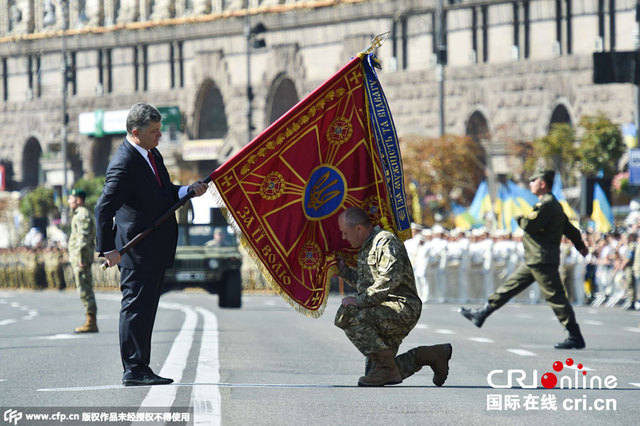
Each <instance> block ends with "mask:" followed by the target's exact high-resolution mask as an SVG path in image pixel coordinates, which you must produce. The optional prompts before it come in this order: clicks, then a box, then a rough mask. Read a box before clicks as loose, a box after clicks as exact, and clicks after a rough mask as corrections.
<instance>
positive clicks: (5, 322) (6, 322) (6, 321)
mask: <svg viewBox="0 0 640 426" xmlns="http://www.w3.org/2000/svg"><path fill="white" fill-rule="evenodd" d="M14 322H17V320H15V319H13V318H9V319H6V320H2V321H0V325H9V324H13V323H14Z"/></svg>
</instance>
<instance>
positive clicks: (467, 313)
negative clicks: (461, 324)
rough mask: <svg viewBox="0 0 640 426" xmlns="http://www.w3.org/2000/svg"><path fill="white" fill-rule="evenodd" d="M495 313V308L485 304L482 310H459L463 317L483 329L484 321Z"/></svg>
mask: <svg viewBox="0 0 640 426" xmlns="http://www.w3.org/2000/svg"><path fill="white" fill-rule="evenodd" d="M493 311H495V308H492V307H491V306H489V304H488V303H485V304H484V306H483V307H482V308H480V309H474V310H471V309H467V308H462V307H461V308H460V309H458V312H460V313H461V314H462V316H463V317H465V318H466V319H468V320H469V321H471V322H472V323H474V324H475V325H476V327H478V328H480V327H482V324H484V320H486V319H487V317H488V316H489V315H491V313H492V312H493Z"/></svg>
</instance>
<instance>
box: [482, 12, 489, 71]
mask: <svg viewBox="0 0 640 426" xmlns="http://www.w3.org/2000/svg"><path fill="white" fill-rule="evenodd" d="M480 10H481V13H482V62H489V8H488V7H487V6H482V7H481V8H480Z"/></svg>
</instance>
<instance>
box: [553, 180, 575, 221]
mask: <svg viewBox="0 0 640 426" xmlns="http://www.w3.org/2000/svg"><path fill="white" fill-rule="evenodd" d="M551 193H552V194H553V196H554V197H556V200H558V202H559V203H560V205H561V206H562V210H564V214H566V215H567V217H568V218H569V221H571V223H572V224H573V225H574V226H575V227H576V228H577V227H578V214H577V213H576V212H575V210H573V209H572V208H571V206H570V205H569V202H568V201H567V198H566V197H565V196H564V193H563V192H562V179H561V178H560V173H556V177H555V179H554V180H553V187H552V188H551Z"/></svg>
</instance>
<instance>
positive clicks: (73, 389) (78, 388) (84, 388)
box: [36, 385, 136, 392]
mask: <svg viewBox="0 0 640 426" xmlns="http://www.w3.org/2000/svg"><path fill="white" fill-rule="evenodd" d="M135 388H136V387H131V388H125V387H124V386H122V385H104V386H74V387H69V388H41V389H36V390H37V391H38V392H84V391H94V390H105V389H135Z"/></svg>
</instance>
